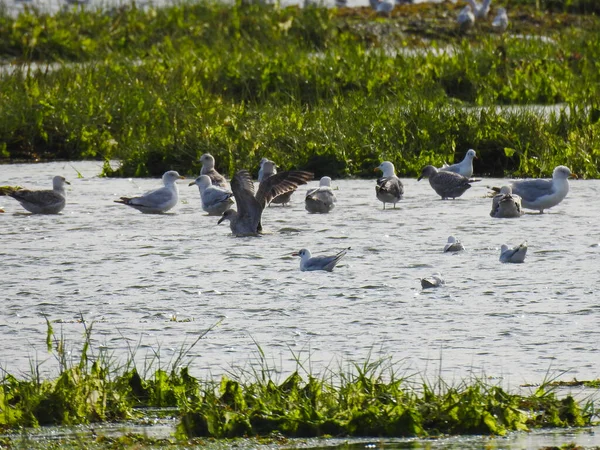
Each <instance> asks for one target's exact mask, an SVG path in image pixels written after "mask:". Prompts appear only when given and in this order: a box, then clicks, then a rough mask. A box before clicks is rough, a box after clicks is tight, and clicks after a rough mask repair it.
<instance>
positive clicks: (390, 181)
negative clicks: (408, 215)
mask: <svg viewBox="0 0 600 450" xmlns="http://www.w3.org/2000/svg"><path fill="white" fill-rule="evenodd" d="M375 170H381V171H382V172H383V176H382V177H381V178H379V179H378V180H377V185H376V186H375V194H376V196H377V199H378V200H379V201H380V202H382V203H383V209H385V204H386V203H393V204H394V208H396V203H398V202H399V201H400V200H401V199H402V196H403V195H404V185H403V184H402V181H400V178H398V177H397V176H396V171H395V169H394V165H393V164H392V163H391V162H389V161H384V162H382V163H381V164H380V165H379V167H376V168H375Z"/></svg>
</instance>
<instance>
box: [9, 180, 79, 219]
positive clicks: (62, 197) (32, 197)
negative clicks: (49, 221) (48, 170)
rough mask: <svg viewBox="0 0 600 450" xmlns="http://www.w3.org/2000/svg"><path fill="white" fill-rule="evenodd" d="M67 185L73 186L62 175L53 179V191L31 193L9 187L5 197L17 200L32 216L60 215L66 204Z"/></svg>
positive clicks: (26, 190)
mask: <svg viewBox="0 0 600 450" xmlns="http://www.w3.org/2000/svg"><path fill="white" fill-rule="evenodd" d="M65 184H71V183H69V182H68V181H67V180H65V178H64V177H61V176H60V175H57V176H55V177H54V178H52V190H49V189H45V190H37V191H30V190H29V189H15V188H10V187H7V188H5V189H3V190H2V194H3V195H8V196H9V197H12V198H14V199H15V200H17V201H18V202H19V203H20V204H21V206H22V207H23V208H25V209H26V210H27V211H29V212H30V213H32V214H58V213H59V212H61V211H62V210H63V209H64V207H65V204H66V200H67V198H66V194H65Z"/></svg>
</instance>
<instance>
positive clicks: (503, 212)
mask: <svg viewBox="0 0 600 450" xmlns="http://www.w3.org/2000/svg"><path fill="white" fill-rule="evenodd" d="M522 214H523V210H522V209H521V197H519V196H518V195H514V194H513V193H512V188H511V187H510V186H502V188H501V189H500V193H499V194H496V195H494V198H493V199H492V210H491V211H490V216H492V217H496V218H514V217H521V215H522Z"/></svg>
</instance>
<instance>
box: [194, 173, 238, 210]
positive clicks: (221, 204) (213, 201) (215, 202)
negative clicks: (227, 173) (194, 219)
mask: <svg viewBox="0 0 600 450" xmlns="http://www.w3.org/2000/svg"><path fill="white" fill-rule="evenodd" d="M189 186H198V190H199V191H200V199H201V200H202V209H203V210H204V211H206V212H207V213H208V215H209V216H220V215H221V214H223V213H224V212H225V211H226V210H228V209H229V208H230V207H231V205H233V200H232V199H231V197H233V193H232V192H231V191H230V190H228V189H225V188H222V187H219V186H213V184H212V183H211V181H210V177H209V176H208V175H200V176H199V177H198V178H196V179H195V180H194V181H192V182H191V183H190V184H189Z"/></svg>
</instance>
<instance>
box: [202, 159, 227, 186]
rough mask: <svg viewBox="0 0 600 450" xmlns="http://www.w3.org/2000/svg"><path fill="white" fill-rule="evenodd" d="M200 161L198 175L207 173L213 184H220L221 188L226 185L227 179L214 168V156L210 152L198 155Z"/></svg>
mask: <svg viewBox="0 0 600 450" xmlns="http://www.w3.org/2000/svg"><path fill="white" fill-rule="evenodd" d="M200 162H201V163H202V169H201V170H200V175H208V176H209V177H210V181H211V182H212V184H214V185H215V186H220V187H223V188H226V187H227V180H225V177H224V176H223V175H221V174H220V173H219V172H217V171H216V169H215V158H214V157H213V155H211V154H210V153H205V154H204V155H202V156H201V157H200Z"/></svg>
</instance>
